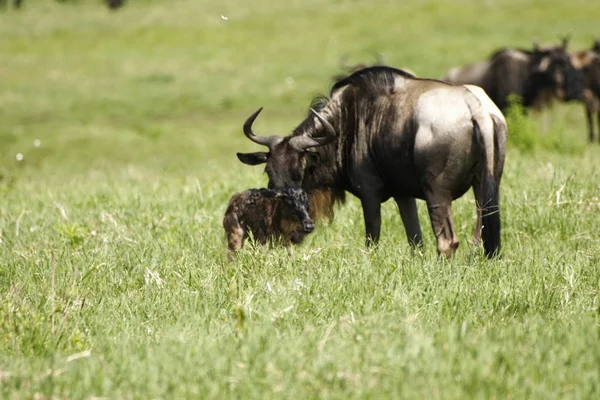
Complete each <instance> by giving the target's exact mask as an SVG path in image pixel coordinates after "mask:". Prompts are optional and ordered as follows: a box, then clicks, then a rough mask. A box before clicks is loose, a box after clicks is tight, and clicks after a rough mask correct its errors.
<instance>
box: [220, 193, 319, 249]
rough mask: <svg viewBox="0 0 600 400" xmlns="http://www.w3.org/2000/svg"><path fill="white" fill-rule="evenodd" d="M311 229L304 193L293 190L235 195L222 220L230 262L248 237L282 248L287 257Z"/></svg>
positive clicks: (311, 221) (308, 209)
mask: <svg viewBox="0 0 600 400" xmlns="http://www.w3.org/2000/svg"><path fill="white" fill-rule="evenodd" d="M314 227H315V225H314V222H313V219H312V217H311V215H310V207H309V200H308V196H307V194H306V192H305V191H304V190H302V189H294V188H284V189H282V190H278V191H274V190H270V189H250V190H247V191H245V192H242V193H236V194H234V195H233V196H232V197H231V200H230V201H229V204H228V205H227V211H226V212H225V217H224V218H223V228H224V229H225V235H226V237H227V246H228V248H229V258H230V259H231V256H232V255H233V254H235V252H236V251H238V250H239V249H241V248H242V247H243V245H244V241H245V240H246V239H247V238H248V235H249V234H252V236H253V237H254V239H255V240H256V241H257V242H258V243H260V244H266V243H267V242H269V241H270V242H271V243H272V244H274V245H286V246H287V247H288V250H289V252H290V254H291V253H292V252H293V248H292V245H294V244H299V243H301V242H302V240H303V239H304V236H305V235H306V234H308V233H310V232H312V231H313V229H314Z"/></svg>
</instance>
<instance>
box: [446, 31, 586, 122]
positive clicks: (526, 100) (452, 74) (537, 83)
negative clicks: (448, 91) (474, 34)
mask: <svg viewBox="0 0 600 400" xmlns="http://www.w3.org/2000/svg"><path fill="white" fill-rule="evenodd" d="M567 46H568V38H564V39H563V41H562V44H561V45H560V46H552V47H539V46H538V45H537V44H534V47H533V50H523V49H501V50H498V51H496V52H495V53H493V54H492V56H491V57H490V58H489V60H487V61H485V62H482V63H478V64H471V65H467V66H463V67H455V68H452V69H451V70H450V71H448V73H447V74H446V75H445V76H444V77H443V78H442V79H443V80H444V81H447V82H451V83H456V84H472V85H477V86H480V87H482V88H483V89H484V90H485V92H486V93H487V94H488V96H489V97H490V98H491V99H492V100H493V101H494V103H496V105H497V106H498V107H499V108H500V109H501V110H503V111H506V109H507V107H508V106H509V104H508V99H509V95H511V94H514V95H518V96H520V97H521V100H522V104H523V106H525V107H531V108H534V109H541V108H543V107H546V106H548V105H549V104H550V103H551V102H552V101H553V100H554V99H559V100H562V101H569V100H579V99H581V98H582V96H583V76H582V74H581V73H580V71H577V70H576V69H575V68H574V66H573V64H572V63H571V59H570V56H569V53H568V52H567Z"/></svg>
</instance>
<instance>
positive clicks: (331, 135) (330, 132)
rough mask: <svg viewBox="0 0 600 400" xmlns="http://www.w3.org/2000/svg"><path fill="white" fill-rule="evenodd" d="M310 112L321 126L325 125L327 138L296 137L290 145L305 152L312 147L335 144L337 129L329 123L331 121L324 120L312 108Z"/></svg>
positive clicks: (291, 140)
mask: <svg viewBox="0 0 600 400" xmlns="http://www.w3.org/2000/svg"><path fill="white" fill-rule="evenodd" d="M310 111H311V112H312V113H313V114H314V115H315V116H316V117H317V118H318V119H319V121H320V122H321V125H323V129H325V136H319V137H309V136H295V137H293V138H292V139H290V145H291V146H293V147H295V148H296V149H298V150H300V151H304V150H306V149H308V148H310V147H319V146H325V145H326V144H329V143H331V142H333V141H334V140H335V138H336V134H335V129H334V128H333V126H332V125H331V124H330V123H329V121H327V120H326V119H325V118H323V117H322V116H321V115H320V114H319V113H318V112H316V111H315V110H314V109H313V108H311V109H310Z"/></svg>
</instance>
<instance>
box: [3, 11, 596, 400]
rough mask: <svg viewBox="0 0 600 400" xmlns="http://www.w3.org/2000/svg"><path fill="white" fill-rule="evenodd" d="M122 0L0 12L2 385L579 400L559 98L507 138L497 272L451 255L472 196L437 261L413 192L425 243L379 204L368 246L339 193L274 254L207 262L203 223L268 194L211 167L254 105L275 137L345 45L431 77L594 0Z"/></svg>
mask: <svg viewBox="0 0 600 400" xmlns="http://www.w3.org/2000/svg"><path fill="white" fill-rule="evenodd" d="M129 3H130V4H128V5H127V7H125V8H124V9H123V10H121V11H119V12H117V13H111V12H109V11H108V10H106V9H105V8H104V7H102V6H101V5H99V4H97V2H92V1H80V2H79V3H77V4H72V5H64V4H60V3H56V2H53V1H49V0H48V1H41V0H40V1H29V2H27V4H26V5H25V7H24V9H23V10H21V11H20V12H17V11H12V10H8V11H4V12H0V55H1V56H2V63H1V65H0V195H1V197H0V397H2V398H6V399H12V398H14V399H17V398H18V399H21V398H49V397H52V398H91V397H106V398H115V399H126V398H165V399H166V398H282V397H285V398H290V397H291V398H457V399H462V398H472V397H476V398H540V399H551V398H574V399H582V398H590V399H592V398H597V397H598V392H599V391H600V388H599V385H600V343H599V341H600V327H599V316H598V315H599V313H600V308H599V307H600V305H599V304H598V290H599V287H600V266H599V265H600V255H599V254H598V246H599V239H600V237H599V235H598V231H597V229H598V226H600V213H599V209H600V200H599V198H600V190H599V186H598V182H599V181H600V171H599V169H598V167H597V165H598V159H599V158H600V146H598V145H595V146H588V145H587V144H586V143H585V140H586V134H585V126H584V120H583V110H582V107H581V106H579V105H575V104H571V105H557V106H556V107H555V108H553V109H552V110H550V111H547V112H545V113H542V114H541V115H533V116H532V121H531V122H530V124H531V126H533V127H534V128H535V132H536V133H537V135H539V140H540V142H544V141H545V142H544V143H551V144H552V145H550V146H549V145H546V146H542V147H541V148H539V149H538V150H537V151H536V152H533V153H531V152H529V153H522V152H520V151H519V149H518V148H517V147H516V146H515V145H514V144H511V146H510V149H509V153H508V159H507V166H506V172H505V176H504V181H503V185H502V192H503V197H502V212H503V224H504V231H503V240H504V245H505V247H504V257H503V258H502V259H501V260H497V261H486V260H484V259H482V258H481V257H480V255H479V252H478V251H477V249H473V248H472V247H471V246H470V245H469V240H470V236H471V233H472V229H473V226H474V214H475V212H474V202H473V200H472V198H471V196H470V195H469V196H465V197H464V198H462V199H460V200H459V201H457V202H456V203H455V207H454V215H455V223H456V225H457V229H458V233H459V236H460V239H461V247H460V249H459V252H458V255H457V257H456V258H454V259H453V260H451V261H440V260H438V259H437V258H436V256H435V246H434V242H433V235H432V232H431V228H430V227H429V222H428V219H427V215H426V213H425V209H424V207H423V204H420V206H421V207H420V213H421V222H422V225H423V227H424V230H425V234H426V240H427V242H426V245H427V246H426V249H425V252H424V254H412V253H411V252H410V250H409V248H408V246H407V244H406V238H405V235H404V233H403V228H402V226H401V223H400V218H399V216H398V214H397V212H396V210H395V209H394V207H393V205H392V204H391V203H390V204H385V205H384V210H383V212H384V215H383V221H384V226H383V232H382V236H383V239H382V243H381V246H380V248H379V249H377V250H376V251H372V252H368V251H366V250H365V249H364V247H363V224H362V214H361V210H360V207H359V205H358V203H357V202H356V201H355V200H354V199H350V200H349V201H348V203H347V204H346V205H345V206H344V207H343V208H340V209H339V210H338V213H337V217H336V220H335V222H334V223H333V224H331V225H327V224H324V225H321V226H320V227H318V229H317V230H316V232H315V233H314V234H313V235H311V236H310V237H309V238H308V240H307V241H306V243H305V245H304V246H303V247H302V248H300V249H298V251H297V254H296V257H295V258H289V257H287V255H286V253H285V250H282V249H277V250H274V251H269V252H267V251H264V249H263V248H251V247H248V248H247V249H246V250H245V251H244V252H243V253H242V254H241V256H240V258H239V259H238V260H237V261H236V262H235V263H233V264H231V265H227V264H226V263H225V262H224V260H225V257H224V256H225V252H224V245H225V244H224V240H223V235H222V229H221V218H222V215H223V212H224V208H225V204H226V202H227V200H228V199H229V197H230V196H231V194H232V193H233V192H236V191H241V190H243V189H246V188H249V187H260V186H264V185H265V183H266V177H265V176H264V175H263V174H262V170H261V169H260V168H258V167H257V168H251V167H247V166H244V165H241V164H240V163H239V162H238V161H237V159H236V158H235V154H234V153H235V152H236V151H251V150H252V149H255V148H256V146H255V145H253V144H252V143H250V142H249V141H248V140H247V139H245V138H244V137H243V135H242V133H241V124H242V123H243V120H244V119H245V118H246V117H247V116H248V115H249V114H250V113H251V112H253V111H254V110H255V109H257V108H258V107H259V106H265V111H264V112H263V115H261V118H260V119H259V120H258V121H257V124H256V129H257V131H259V132H261V133H263V134H266V133H274V132H277V133H286V132H289V131H290V130H291V129H292V128H293V127H294V126H295V124H297V123H298V122H299V121H300V119H301V118H302V116H303V115H304V113H305V112H306V109H307V106H308V104H309V103H310V99H311V98H312V97H313V96H314V95H316V94H319V93H325V92H327V90H328V86H329V78H330V76H331V75H334V74H335V73H337V72H339V71H338V70H337V64H338V60H339V58H340V57H341V56H342V55H343V54H344V53H347V54H349V58H350V60H349V61H350V62H352V61H357V62H358V61H369V60H370V59H371V57H372V55H371V54H372V52H373V51H379V52H381V53H382V54H383V55H384V57H385V58H386V60H387V61H388V63H390V64H392V65H396V66H404V67H408V68H410V69H412V70H414V71H415V72H416V73H417V74H419V75H422V76H431V77H438V76H441V75H442V74H443V73H444V72H445V71H446V70H447V69H448V68H450V67H452V66H454V65H457V64H460V63H465V62H470V61H477V60H479V59H481V58H483V57H485V56H486V55H487V54H489V53H490V52H491V51H492V50H493V49H494V48H496V47H497V46H504V45H515V46H528V44H529V43H530V41H531V39H533V38H534V37H539V38H540V40H541V41H542V42H544V41H557V40H558V39H557V38H558V36H559V35H562V34H564V33H567V32H571V33H572V34H573V45H574V47H575V48H577V47H579V48H582V47H588V46H589V45H590V42H591V37H592V36H593V34H596V35H598V32H597V6H596V5H595V3H594V2H590V1H587V0H586V1H584V0H574V1H571V2H564V1H556V0H545V1H527V2H526V1H516V0H512V1H511V0H508V1H502V2H500V1H485V2H467V1H465V0H458V1H452V2H446V1H412V2H402V3H399V2H392V1H372V0H369V1H358V0H357V1H348V0H339V1H331V2H323V1H315V0H303V1H300V0H288V1H285V2H273V1H266V0H257V1H252V2H249V1H239V0H238V1H219V2H217V1H206V0H200V1H192V0H180V1H163V2H159V1H154V2H152V1H147V2H142V1H130V2H129ZM223 17H225V18H227V19H225V18H223ZM595 29H596V31H595ZM36 141H39V142H36ZM509 141H510V139H509ZM18 154H21V155H22V160H17V155H18ZM19 158H20V157H19Z"/></svg>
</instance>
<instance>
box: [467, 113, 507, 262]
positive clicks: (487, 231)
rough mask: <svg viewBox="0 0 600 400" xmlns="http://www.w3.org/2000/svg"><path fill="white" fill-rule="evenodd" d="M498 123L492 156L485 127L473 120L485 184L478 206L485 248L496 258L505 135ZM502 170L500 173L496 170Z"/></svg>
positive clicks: (481, 190)
mask: <svg viewBox="0 0 600 400" xmlns="http://www.w3.org/2000/svg"><path fill="white" fill-rule="evenodd" d="M492 119H493V120H494V134H493V142H494V146H493V151H492V152H491V153H490V149H491V148H492V146H489V145H488V146H486V144H488V143H486V142H485V141H486V140H490V139H492V138H490V137H489V136H488V138H487V139H486V138H485V137H484V135H483V134H482V132H481V128H480V126H479V124H478V123H477V121H476V120H475V119H473V135H474V139H475V142H476V144H477V147H478V148H479V153H480V154H481V181H480V187H479V188H477V195H476V197H477V203H478V204H477V207H478V208H479V210H480V212H481V215H482V225H483V227H482V231H481V237H482V239H483V249H484V251H485V255H486V256H487V257H488V258H493V257H495V256H497V255H498V254H499V253H500V246H501V243H500V230H501V226H500V176H501V174H502V167H503V166H502V165H501V164H500V161H499V159H500V158H499V157H498V143H497V142H498V137H499V136H501V135H503V134H505V132H499V131H498V130H500V129H505V125H504V124H501V123H497V122H496V119H495V118H493V117H492ZM497 169H499V171H496V170H497Z"/></svg>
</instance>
